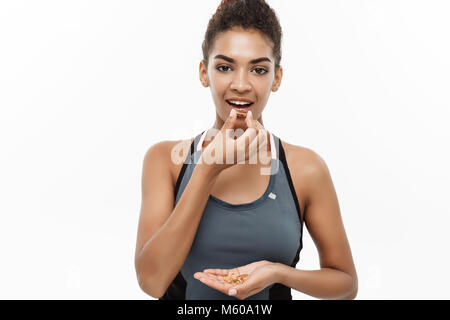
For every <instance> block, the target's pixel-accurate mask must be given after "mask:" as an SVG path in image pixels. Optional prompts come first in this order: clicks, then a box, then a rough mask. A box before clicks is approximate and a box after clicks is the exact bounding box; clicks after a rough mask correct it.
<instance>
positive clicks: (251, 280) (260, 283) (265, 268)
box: [194, 260, 273, 299]
mask: <svg viewBox="0 0 450 320" xmlns="http://www.w3.org/2000/svg"><path fill="white" fill-rule="evenodd" d="M232 274H234V275H236V276H237V277H239V275H244V274H247V277H246V278H245V280H244V282H243V283H237V284H236V283H228V282H227V281H226V277H227V276H230V275H232ZM194 277H195V278H196V279H198V280H200V281H201V282H203V283H204V284H206V285H208V286H210V287H211V288H214V289H216V290H218V291H221V292H223V293H225V294H227V295H229V294H230V289H232V288H234V289H236V291H237V293H236V294H234V296H236V297H237V298H239V299H245V298H246V297H249V296H251V295H254V294H256V293H258V292H260V291H261V290H263V289H264V288H265V287H267V286H268V285H270V284H272V282H271V279H272V278H273V267H272V263H271V262H270V261H266V260H262V261H257V262H253V263H250V264H247V265H245V266H241V267H237V268H233V269H205V270H203V272H196V273H195V274H194Z"/></svg>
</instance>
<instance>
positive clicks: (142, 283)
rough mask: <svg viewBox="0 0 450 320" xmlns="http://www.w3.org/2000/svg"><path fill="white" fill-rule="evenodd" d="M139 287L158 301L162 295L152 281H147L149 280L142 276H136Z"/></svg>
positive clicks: (162, 292)
mask: <svg viewBox="0 0 450 320" xmlns="http://www.w3.org/2000/svg"><path fill="white" fill-rule="evenodd" d="M137 278H138V283H139V287H140V288H141V290H142V291H144V292H145V293H146V294H148V295H149V296H151V297H153V298H155V299H159V298H161V297H162V296H163V295H164V292H165V291H163V290H161V289H160V288H159V287H158V285H157V284H156V283H155V282H154V281H149V279H148V278H147V277H145V276H143V275H142V274H137Z"/></svg>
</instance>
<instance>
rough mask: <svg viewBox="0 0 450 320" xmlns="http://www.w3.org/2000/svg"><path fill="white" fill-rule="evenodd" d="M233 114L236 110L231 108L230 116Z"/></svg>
mask: <svg viewBox="0 0 450 320" xmlns="http://www.w3.org/2000/svg"><path fill="white" fill-rule="evenodd" d="M235 114H236V110H235V109H231V112H230V117H234V115H235Z"/></svg>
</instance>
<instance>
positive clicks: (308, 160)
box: [282, 140, 329, 212]
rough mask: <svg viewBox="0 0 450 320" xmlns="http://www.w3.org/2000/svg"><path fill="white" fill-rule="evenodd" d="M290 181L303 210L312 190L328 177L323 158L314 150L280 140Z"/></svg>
mask: <svg viewBox="0 0 450 320" xmlns="http://www.w3.org/2000/svg"><path fill="white" fill-rule="evenodd" d="M282 144H283V147H284V150H285V155H286V162H287V164H288V167H289V171H290V173H291V177H292V183H293V184H294V187H295V189H296V191H297V193H298V198H299V201H300V198H301V201H302V202H303V209H304V210H302V211H303V212H304V211H305V209H306V207H307V205H308V202H309V200H310V197H311V195H312V193H313V192H314V190H315V189H316V188H317V187H318V185H320V184H321V183H323V182H324V181H325V180H327V178H328V177H329V171H328V167H327V165H326V163H325V160H324V159H323V158H322V157H321V156H320V155H319V154H318V153H317V152H315V151H314V150H312V149H310V148H307V147H304V146H298V145H293V144H290V143H287V142H285V141H283V140H282Z"/></svg>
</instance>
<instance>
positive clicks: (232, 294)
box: [228, 289, 236, 296]
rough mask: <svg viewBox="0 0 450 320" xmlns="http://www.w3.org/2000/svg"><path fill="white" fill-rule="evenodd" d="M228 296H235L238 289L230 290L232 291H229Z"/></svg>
mask: <svg viewBox="0 0 450 320" xmlns="http://www.w3.org/2000/svg"><path fill="white" fill-rule="evenodd" d="M228 294H229V295H230V296H234V295H235V294H236V289H230V291H228Z"/></svg>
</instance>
